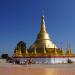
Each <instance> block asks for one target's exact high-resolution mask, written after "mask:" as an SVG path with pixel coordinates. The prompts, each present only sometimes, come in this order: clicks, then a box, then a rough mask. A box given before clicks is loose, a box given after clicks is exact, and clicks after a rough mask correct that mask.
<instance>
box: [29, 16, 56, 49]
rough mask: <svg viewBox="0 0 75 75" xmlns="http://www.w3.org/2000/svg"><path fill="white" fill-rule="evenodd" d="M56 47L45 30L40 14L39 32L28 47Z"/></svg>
mask: <svg viewBox="0 0 75 75" xmlns="http://www.w3.org/2000/svg"><path fill="white" fill-rule="evenodd" d="M44 47H45V48H57V46H56V45H55V44H54V43H53V42H52V41H51V39H50V37H49V34H48V33H47V31H46V26H45V20H44V16H42V21H41V28H40V32H39V33H38V35H37V39H36V41H35V42H34V43H33V44H32V45H31V47H30V48H44Z"/></svg>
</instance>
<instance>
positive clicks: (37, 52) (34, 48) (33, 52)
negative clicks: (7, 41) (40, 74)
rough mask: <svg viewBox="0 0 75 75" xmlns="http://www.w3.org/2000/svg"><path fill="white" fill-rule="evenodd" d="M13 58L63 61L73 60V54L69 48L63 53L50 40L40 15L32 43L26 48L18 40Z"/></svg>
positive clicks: (35, 60)
mask: <svg viewBox="0 0 75 75" xmlns="http://www.w3.org/2000/svg"><path fill="white" fill-rule="evenodd" d="M13 58H14V59H15V60H20V61H24V60H28V59H30V58H31V59H32V61H33V62H35V63H65V62H66V60H67V59H68V58H70V59H72V60H73V61H75V55H74V54H73V53H72V50H71V49H70V48H69V49H67V51H66V53H65V52H64V50H62V49H61V48H58V47H57V45H56V44H55V43H53V42H52V39H51V38H50V36H49V34H48V33H47V31H46V25H45V20H44V16H42V20H41V27H40V31H39V33H38V35H37V38H36V40H35V41H34V43H33V44H32V45H31V46H30V48H26V44H25V43H24V42H23V41H20V42H19V43H18V44H17V47H16V48H15V50H14V55H13Z"/></svg>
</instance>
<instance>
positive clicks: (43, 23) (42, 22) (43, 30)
mask: <svg viewBox="0 0 75 75" xmlns="http://www.w3.org/2000/svg"><path fill="white" fill-rule="evenodd" d="M40 32H46V26H45V20H44V16H42V21H41V28H40Z"/></svg>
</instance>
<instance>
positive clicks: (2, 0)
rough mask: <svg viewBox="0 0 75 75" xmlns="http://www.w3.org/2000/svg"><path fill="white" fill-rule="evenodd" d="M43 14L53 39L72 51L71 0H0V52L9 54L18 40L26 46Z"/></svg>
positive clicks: (74, 7)
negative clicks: (68, 46)
mask: <svg viewBox="0 0 75 75" xmlns="http://www.w3.org/2000/svg"><path fill="white" fill-rule="evenodd" d="M43 10H44V12H42V11H43ZM43 14H44V16H45V21H46V28H47V32H48V33H49V35H50V37H51V39H52V40H53V42H54V43H56V45H57V46H58V47H63V49H64V50H66V48H67V42H68V43H69V45H70V47H71V48H72V50H73V52H75V0H0V53H9V54H12V53H13V51H14V48H15V47H16V44H17V43H18V42H19V41H20V40H23V41H25V42H26V43H27V47H29V46H30V45H31V44H32V43H33V42H34V41H35V39H36V36H37V34H38V32H39V30H40V24H41V16H42V15H43Z"/></svg>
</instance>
